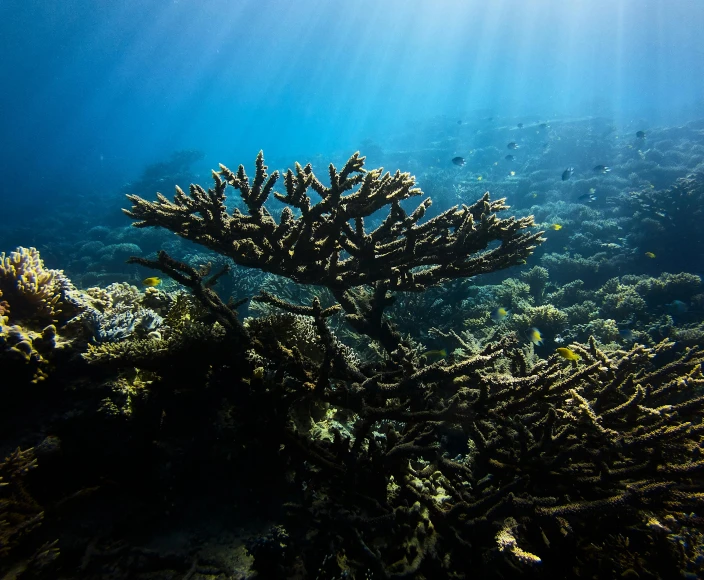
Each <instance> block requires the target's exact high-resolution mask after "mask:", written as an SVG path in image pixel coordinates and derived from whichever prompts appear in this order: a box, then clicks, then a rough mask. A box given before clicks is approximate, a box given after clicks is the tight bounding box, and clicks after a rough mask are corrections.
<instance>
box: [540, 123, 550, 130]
mask: <svg viewBox="0 0 704 580" xmlns="http://www.w3.org/2000/svg"><path fill="white" fill-rule="evenodd" d="M549 126H550V125H548V124H547V123H540V125H538V127H540V128H541V129H547V128H548V127H549Z"/></svg>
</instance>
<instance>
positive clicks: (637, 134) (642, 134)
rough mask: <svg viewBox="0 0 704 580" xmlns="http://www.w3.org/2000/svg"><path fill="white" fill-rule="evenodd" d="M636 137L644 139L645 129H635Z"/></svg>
mask: <svg viewBox="0 0 704 580" xmlns="http://www.w3.org/2000/svg"><path fill="white" fill-rule="evenodd" d="M636 137H637V138H638V139H645V131H637V132H636Z"/></svg>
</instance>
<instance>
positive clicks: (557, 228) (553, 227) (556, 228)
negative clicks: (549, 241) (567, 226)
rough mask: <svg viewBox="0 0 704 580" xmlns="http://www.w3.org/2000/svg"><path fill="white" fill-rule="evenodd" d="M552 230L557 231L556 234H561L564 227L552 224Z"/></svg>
mask: <svg viewBox="0 0 704 580" xmlns="http://www.w3.org/2000/svg"><path fill="white" fill-rule="evenodd" d="M550 229H551V230H555V231H556V232H559V231H560V230H561V229H562V226H561V225H560V224H552V225H551V226H550Z"/></svg>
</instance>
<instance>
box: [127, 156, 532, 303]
mask: <svg viewBox="0 0 704 580" xmlns="http://www.w3.org/2000/svg"><path fill="white" fill-rule="evenodd" d="M278 178H279V173H278V171H275V172H274V173H272V174H271V175H268V174H267V167H266V165H264V156H263V154H262V153H261V152H260V153H259V155H258V156H257V160H256V172H255V176H254V180H253V181H250V179H249V178H248V176H247V174H246V173H245V170H244V167H243V166H242V165H240V166H239V169H238V170H237V171H236V172H233V171H231V170H230V169H228V168H227V167H225V166H224V165H221V166H220V171H218V172H215V171H214V172H213V182H214V187H213V188H210V189H208V190H207V191H206V190H205V189H204V188H203V187H201V186H200V185H191V187H190V190H189V193H188V194H186V193H185V192H184V191H183V190H182V189H180V188H178V187H177V188H176V195H175V197H174V201H173V202H171V201H169V200H168V199H167V198H166V197H165V196H163V195H161V194H158V195H157V197H158V200H157V201H156V202H149V201H146V200H144V199H142V198H141V197H139V196H136V195H128V196H127V197H128V198H129V199H130V201H131V202H132V208H131V209H129V210H124V211H125V213H126V214H127V215H128V216H130V217H131V218H133V219H134V220H136V221H135V223H134V225H135V226H136V227H149V226H161V227H164V228H166V229H169V230H171V231H173V232H175V233H177V234H178V235H180V236H182V237H184V238H186V239H188V240H191V241H194V242H197V243H200V244H203V245H204V246H207V247H208V248H210V249H212V250H214V251H216V252H218V253H220V254H223V255H225V256H228V257H230V258H232V259H233V260H234V261H235V262H236V263H237V264H241V265H244V266H253V267H256V268H260V269H262V270H265V271H267V272H272V273H274V274H280V275H282V276H287V277H289V278H291V279H293V280H295V281H297V282H300V283H303V284H318V285H322V286H327V287H328V288H331V289H337V290H346V289H349V288H352V287H355V286H360V285H363V284H372V283H374V282H378V281H384V282H385V283H386V285H387V288H388V289H389V290H422V289H424V288H426V287H428V286H430V285H433V284H438V283H440V282H442V281H444V280H450V279H454V278H466V277H469V276H474V275H476V274H481V273H484V272H490V271H493V270H497V269H499V268H504V267H507V266H511V265H514V264H518V263H520V262H521V261H523V260H525V259H526V258H527V257H528V256H529V255H530V254H531V252H532V251H533V249H534V248H535V245H536V244H537V243H538V242H539V241H540V240H541V233H542V232H532V233H527V232H525V231H524V230H525V229H526V228H528V227H530V226H532V225H533V219H532V218H530V217H527V218H521V219H515V218H508V219H499V218H498V217H497V216H496V213H497V212H499V211H502V210H505V209H507V208H508V206H507V205H506V204H505V200H504V199H498V200H494V201H491V200H490V198H489V195H488V194H485V195H484V197H482V199H480V200H479V201H477V202H476V203H475V204H473V205H471V206H464V205H463V206H462V207H457V206H456V207H453V208H451V209H449V210H447V211H445V212H443V213H441V214H440V215H438V216H436V217H434V218H432V219H429V220H427V221H425V222H421V220H422V218H423V217H424V215H425V213H426V210H427V209H428V208H429V207H430V205H431V201H430V200H429V199H426V200H424V201H422V202H421V203H420V204H419V205H418V206H417V207H416V209H415V210H414V211H413V212H411V213H410V214H408V213H407V212H406V211H405V210H404V209H403V208H402V206H401V202H402V201H404V200H406V199H408V198H411V197H415V196H419V195H421V194H422V192H421V190H420V189H418V188H416V187H415V180H414V178H413V177H412V176H411V175H410V174H408V173H401V172H400V171H396V173H394V174H393V175H391V174H390V173H383V171H382V170H381V169H372V170H370V171H367V170H365V169H364V157H361V156H360V155H359V153H355V154H354V155H352V157H350V158H349V160H348V161H347V163H346V164H345V165H344V167H343V168H342V170H340V171H338V170H337V169H336V168H335V167H334V166H333V165H332V164H331V165H330V167H329V180H330V185H329V186H326V185H324V184H323V183H322V182H321V181H320V180H319V179H318V177H317V176H316V175H315V174H314V173H313V169H312V167H311V166H310V164H309V165H306V166H305V167H301V165H299V164H296V166H295V170H292V169H289V170H288V171H287V172H286V174H285V176H284V180H283V181H284V187H285V193H278V192H275V191H274V186H275V184H276V182H277V180H278ZM228 185H230V186H232V187H233V188H234V189H236V190H238V191H239V193H240V196H241V198H242V200H243V202H244V203H245V205H246V207H247V214H244V213H242V212H240V211H239V209H236V208H235V210H234V211H232V212H228V210H227V208H226V205H225V202H226V195H225V193H226V189H227V186H228ZM272 193H273V195H274V197H275V198H276V199H277V200H279V201H280V202H282V203H283V204H285V205H286V207H284V209H283V211H282V213H281V218H280V219H279V221H278V222H277V221H276V220H275V219H274V217H273V216H272V215H271V213H270V212H269V211H268V210H267V208H266V207H265V206H264V203H265V202H266V201H267V199H268V198H269V196H270V195H271V194H272ZM311 193H316V194H317V195H318V196H320V198H321V199H320V201H318V202H317V203H313V202H312V200H311V197H310V194H311ZM386 206H389V212H388V215H387V216H386V218H385V219H384V220H383V221H382V222H381V224H380V225H378V226H377V227H375V228H373V229H371V230H370V231H367V228H366V227H365V218H368V217H369V216H371V215H372V214H374V213H375V212H377V211H378V210H381V209H382V208H384V207H386ZM494 241H498V242H501V243H500V245H498V247H495V248H491V249H487V247H488V246H489V244H490V243H491V242H494ZM483 250H485V251H483Z"/></svg>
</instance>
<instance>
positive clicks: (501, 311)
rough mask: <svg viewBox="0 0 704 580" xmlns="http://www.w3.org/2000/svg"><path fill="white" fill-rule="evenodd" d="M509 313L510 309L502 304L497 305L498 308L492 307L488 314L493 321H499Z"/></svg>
mask: <svg viewBox="0 0 704 580" xmlns="http://www.w3.org/2000/svg"><path fill="white" fill-rule="evenodd" d="M509 314H511V311H510V310H506V309H505V308H504V307H503V306H499V307H498V308H494V310H492V311H491V314H490V316H491V319H492V320H493V321H494V322H501V321H502V320H503V319H504V318H506V317H507V316H508V315H509Z"/></svg>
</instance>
